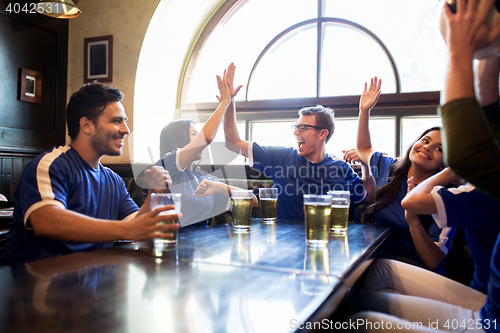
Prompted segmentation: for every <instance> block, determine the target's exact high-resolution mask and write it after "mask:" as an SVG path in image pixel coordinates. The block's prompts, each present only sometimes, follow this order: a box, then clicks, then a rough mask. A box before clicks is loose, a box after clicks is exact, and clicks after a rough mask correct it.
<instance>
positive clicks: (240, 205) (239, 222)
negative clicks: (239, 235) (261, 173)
mask: <svg viewBox="0 0 500 333" xmlns="http://www.w3.org/2000/svg"><path fill="white" fill-rule="evenodd" d="M252 198H253V191H252V190H232V191H231V202H232V204H233V227H234V229H235V230H236V231H238V230H240V231H245V230H250V224H251V221H252Z"/></svg>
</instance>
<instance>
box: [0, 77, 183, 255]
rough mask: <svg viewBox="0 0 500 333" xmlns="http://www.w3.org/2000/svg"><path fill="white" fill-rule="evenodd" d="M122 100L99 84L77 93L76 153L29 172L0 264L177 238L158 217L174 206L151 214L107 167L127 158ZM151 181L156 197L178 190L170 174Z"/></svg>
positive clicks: (72, 109)
mask: <svg viewBox="0 0 500 333" xmlns="http://www.w3.org/2000/svg"><path fill="white" fill-rule="evenodd" d="M122 97H123V94H122V93H121V91H119V90H118V89H115V88H111V87H108V86H106V85H102V84H99V83H91V84H86V85H84V86H83V87H81V88H80V89H79V90H78V91H76V92H74V93H73V95H72V96H71V98H70V101H69V103H68V106H67V110H66V112H67V125H68V134H69V136H70V138H71V140H72V142H71V145H66V146H64V147H62V146H61V147H58V148H53V149H51V150H49V151H47V152H45V153H42V154H40V155H39V156H37V157H35V158H34V159H33V160H32V161H31V162H30V163H29V164H28V165H27V166H26V168H25V169H24V171H23V174H22V176H21V179H20V181H19V185H18V187H17V189H16V192H15V194H14V202H15V207H14V221H13V222H12V223H11V224H10V225H9V233H8V234H7V242H6V244H5V247H4V250H3V256H2V257H1V258H0V264H4V265H5V264H7V265H13V264H18V263H23V262H28V261H33V260H38V259H43V258H48V257H53V256H57V255H62V254H68V253H73V252H78V251H91V250H96V249H102V248H106V247H111V246H113V241H114V240H120V239H133V240H137V241H140V240H147V239H152V238H155V237H158V236H159V235H158V234H157V233H156V232H157V231H160V232H162V237H165V238H169V237H173V234H172V233H170V232H171V231H173V230H175V229H177V228H178V225H177V224H175V223H174V224H168V225H157V223H158V222H160V221H163V220H165V219H176V218H177V215H169V216H168V217H166V216H159V215H158V214H159V213H160V212H161V211H164V210H167V209H172V208H173V206H167V207H163V208H161V209H156V210H154V211H152V212H151V211H150V197H149V196H150V194H148V197H147V199H146V201H145V203H144V205H143V206H142V207H141V209H139V207H137V205H136V204H135V203H134V201H133V200H132V199H131V198H130V195H129V194H128V192H127V190H126V188H125V183H124V182H123V180H122V179H121V178H120V177H119V176H118V175H117V174H116V173H114V172H113V171H111V170H110V169H108V168H106V167H104V166H103V165H102V164H100V160H101V157H102V156H103V155H110V156H118V155H120V154H121V153H122V147H123V140H124V138H125V136H126V135H127V134H128V133H129V129H128V127H127V124H126V121H127V117H126V115H125V109H124V108H123V105H122V104H121V99H122ZM145 175H146V178H147V180H148V186H149V187H150V188H152V190H151V191H150V192H149V193H152V192H166V191H167V190H168V187H169V186H170V184H171V180H170V176H169V175H168V172H167V171H165V170H164V169H163V168H162V167H152V168H151V169H150V170H147V171H146V173H145Z"/></svg>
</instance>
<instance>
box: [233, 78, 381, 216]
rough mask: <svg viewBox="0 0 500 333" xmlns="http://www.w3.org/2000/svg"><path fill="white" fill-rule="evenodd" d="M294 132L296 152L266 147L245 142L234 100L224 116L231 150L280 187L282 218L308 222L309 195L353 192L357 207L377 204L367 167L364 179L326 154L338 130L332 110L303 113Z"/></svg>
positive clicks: (278, 206) (302, 111) (310, 108)
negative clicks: (306, 196) (305, 200)
mask: <svg viewBox="0 0 500 333" xmlns="http://www.w3.org/2000/svg"><path fill="white" fill-rule="evenodd" d="M229 87H230V90H231V95H233V91H235V90H234V89H233V83H232V82H229ZM238 89H239V88H237V89H236V91H237V90H238ZM293 129H294V131H293V134H294V135H295V138H296V140H297V149H294V148H285V147H261V146H260V145H258V144H257V143H251V142H247V141H245V140H242V139H240V136H239V133H238V128H237V127H236V112H235V107H234V99H233V100H232V102H231V104H230V105H229V107H228V109H227V111H226V114H225V116H224V133H225V136H226V147H227V148H228V149H230V150H232V151H234V152H236V153H239V154H242V155H243V156H245V157H248V159H249V164H250V166H252V167H254V168H256V169H258V170H260V171H261V172H262V173H263V174H264V175H265V176H267V177H269V178H271V179H272V180H273V182H274V187H276V188H278V193H279V196H278V203H277V212H276V216H277V218H278V219H294V220H295V219H304V210H303V195H304V194H326V193H327V192H328V191H330V190H349V191H350V192H351V201H353V202H354V203H360V202H362V201H367V202H371V201H372V199H373V197H374V195H375V182H374V180H373V178H372V177H371V176H370V172H369V169H368V167H367V166H366V165H362V169H363V180H361V178H359V177H358V175H357V174H356V173H355V172H354V171H353V170H352V168H351V167H350V166H349V165H348V164H347V163H345V162H343V161H338V160H334V159H332V158H331V157H330V156H328V154H326V143H327V142H328V140H329V139H330V138H331V136H332V134H333V130H334V124H333V115H332V112H331V110H330V109H327V108H325V107H323V106H320V105H318V106H315V107H308V108H303V109H301V110H300V111H299V119H298V120H297V123H296V124H295V125H294V127H293ZM365 188H366V190H365Z"/></svg>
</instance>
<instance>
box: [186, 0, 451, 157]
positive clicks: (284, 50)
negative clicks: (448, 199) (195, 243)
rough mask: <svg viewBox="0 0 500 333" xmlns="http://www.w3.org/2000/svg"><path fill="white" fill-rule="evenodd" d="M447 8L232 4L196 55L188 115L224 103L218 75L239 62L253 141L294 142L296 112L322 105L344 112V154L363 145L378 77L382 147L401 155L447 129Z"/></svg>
mask: <svg viewBox="0 0 500 333" xmlns="http://www.w3.org/2000/svg"><path fill="white" fill-rule="evenodd" d="M441 6H442V4H441V2H440V1H436V0H420V1H411V2H409V1H401V0H352V1H344V0H227V1H225V2H224V3H223V5H222V6H220V7H219V9H218V10H217V11H215V13H214V14H213V15H212V17H211V19H210V20H209V21H208V22H207V24H206V25H205V28H204V29H203V30H202V32H201V33H200V34H199V37H198V39H197V41H196V43H195V44H194V47H193V48H192V52H191V53H190V55H189V57H188V60H187V64H186V66H185V67H184V68H185V70H184V72H183V74H182V77H181V80H180V81H181V87H180V91H179V100H178V103H177V105H178V106H179V108H180V116H181V117H183V118H194V119H196V120H197V121H198V122H200V123H203V122H204V121H206V120H207V119H208V117H209V116H210V114H211V113H212V112H213V110H215V108H216V106H217V103H216V99H215V95H217V94H218V91H217V85H216V81H215V74H222V72H223V70H224V68H227V66H228V65H229V63H231V62H234V63H235V65H236V76H235V84H243V85H244V87H243V89H242V90H241V91H240V93H239V94H238V96H237V98H236V101H237V103H236V105H237V112H238V114H237V119H238V121H239V122H240V128H244V129H245V133H244V136H245V138H246V139H247V140H250V141H256V142H259V144H263V145H267V144H270V145H272V144H276V145H278V144H279V145H286V143H287V142H288V143H289V144H290V145H295V144H296V143H295V140H294V137H293V135H292V134H291V130H290V126H289V125H290V124H291V123H293V122H295V121H296V119H297V111H298V110H299V109H300V108H302V107H304V106H309V105H315V104H321V105H325V106H328V107H331V108H333V109H334V110H335V116H336V122H337V126H336V127H337V129H336V133H334V136H333V137H332V139H331V140H330V142H329V144H328V146H327V152H328V153H331V154H333V155H337V156H338V155H340V154H341V150H342V149H349V148H353V147H354V140H355V128H356V126H355V124H356V121H357V120H356V118H357V112H358V111H357V106H358V102H359V95H360V93H361V92H362V89H363V86H364V82H365V81H367V80H369V79H370V78H371V77H373V76H378V77H379V78H382V80H383V85H382V93H383V95H382V96H381V98H380V101H379V104H378V106H377V108H376V109H375V110H374V111H373V112H372V122H371V126H372V129H371V130H372V139H373V140H372V141H373V146H374V148H375V149H377V150H382V151H385V152H387V153H389V154H391V155H398V154H399V153H400V152H401V151H402V150H404V149H406V146H407V145H408V144H409V141H411V140H412V139H413V138H410V139H407V138H409V137H410V134H409V133H410V132H411V133H414V132H420V129H421V127H424V126H427V125H428V124H429V122H431V123H437V124H439V122H438V118H437V117H436V106H437V105H438V103H439V90H440V89H441V88H442V85H443V83H444V73H445V69H446V47H445V44H444V41H443V39H442V37H441V35H440V33H439V29H438V22H439V20H438V18H439V12H440V9H441ZM410 127H411V131H410ZM270 128H272V129H273V130H272V133H275V136H276V137H274V138H273V137H270V136H269V135H268V133H269V132H270V131H269V129H270ZM417 129H418V130H417ZM422 129H423V128H422ZM220 131H221V130H220ZM220 134H221V133H219V135H218V136H219V137H223V136H222V135H220ZM240 135H242V136H243V133H240ZM278 136H279V137H280V140H285V141H286V140H287V139H286V138H287V137H288V138H289V141H286V142H281V141H278V139H277V137H278ZM403 141H404V142H403ZM407 141H408V142H407Z"/></svg>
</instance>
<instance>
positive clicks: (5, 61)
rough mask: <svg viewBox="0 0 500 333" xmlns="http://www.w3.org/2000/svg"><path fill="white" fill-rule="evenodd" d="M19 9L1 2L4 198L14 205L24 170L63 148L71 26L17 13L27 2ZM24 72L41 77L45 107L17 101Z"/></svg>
mask: <svg viewBox="0 0 500 333" xmlns="http://www.w3.org/2000/svg"><path fill="white" fill-rule="evenodd" d="M14 3H16V1H5V0H0V171H1V174H0V177H1V178H0V193H2V194H4V195H5V196H7V197H8V198H9V199H11V200H12V194H13V191H14V189H15V187H16V185H17V180H18V178H19V176H20V173H21V171H22V168H24V165H25V164H26V163H27V162H28V161H29V160H30V159H31V158H32V157H33V156H36V155H37V154H38V153H40V152H43V151H45V150H47V149H49V148H51V147H53V146H59V145H64V142H65V132H66V125H65V106H66V86H67V65H68V20H63V19H54V18H50V17H46V16H43V15H40V14H38V13H24V12H23V11H22V10H21V11H19V12H17V13H16V12H15V11H17V10H18V9H22V8H23V6H24V2H21V1H17V3H20V4H21V5H20V6H19V7H17V6H16V7H14V6H13V4H14ZM9 4H10V9H11V10H12V11H11V12H10V13H9V12H8V5H9ZM28 8H29V7H28ZM19 68H27V69H30V70H35V71H37V72H40V73H41V74H42V94H41V103H39V104H36V103H30V102H25V101H19V100H18V99H17V97H18V79H19V78H18V77H19ZM19 169H21V170H19Z"/></svg>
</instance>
